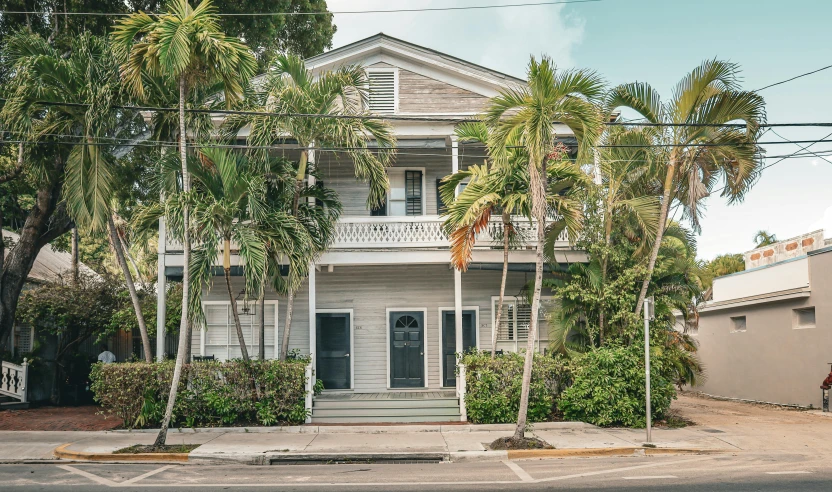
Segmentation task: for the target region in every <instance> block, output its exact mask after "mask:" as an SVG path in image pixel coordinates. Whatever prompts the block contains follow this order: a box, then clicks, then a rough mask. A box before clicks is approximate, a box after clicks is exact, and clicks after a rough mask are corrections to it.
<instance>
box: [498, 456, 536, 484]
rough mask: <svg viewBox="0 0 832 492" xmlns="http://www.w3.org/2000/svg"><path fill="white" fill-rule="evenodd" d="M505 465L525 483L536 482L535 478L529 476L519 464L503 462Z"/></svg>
mask: <svg viewBox="0 0 832 492" xmlns="http://www.w3.org/2000/svg"><path fill="white" fill-rule="evenodd" d="M503 463H505V465H506V466H507V467H509V469H510V470H511V471H513V472H514V474H515V475H517V478H519V479H520V480H522V481H524V482H534V478H532V476H531V475H529V474H528V472H526V470H524V469H522V468H520V465H518V464H517V463H515V462H513V461H508V460H506V461H503Z"/></svg>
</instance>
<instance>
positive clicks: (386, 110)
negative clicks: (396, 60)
mask: <svg viewBox="0 0 832 492" xmlns="http://www.w3.org/2000/svg"><path fill="white" fill-rule="evenodd" d="M397 78H398V77H397V76H396V70H368V71H367V79H368V81H369V86H370V87H369V89H370V90H369V96H370V106H369V110H370V111H371V112H373V113H380V114H392V113H395V112H396V107H397V106H398V104H397V103H398V101H397V99H398V92H399V91H398V88H397V80H396V79H397Z"/></svg>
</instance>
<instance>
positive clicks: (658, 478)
mask: <svg viewBox="0 0 832 492" xmlns="http://www.w3.org/2000/svg"><path fill="white" fill-rule="evenodd" d="M621 478H623V479H624V480H661V479H663V478H679V477H677V476H676V475H651V476H648V475H645V476H642V477H621Z"/></svg>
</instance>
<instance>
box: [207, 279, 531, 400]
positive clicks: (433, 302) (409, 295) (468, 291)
mask: <svg viewBox="0 0 832 492" xmlns="http://www.w3.org/2000/svg"><path fill="white" fill-rule="evenodd" d="M500 273H501V272H500V271H474V270H472V271H468V272H466V273H464V274H463V275H462V294H463V296H462V304H463V305H464V306H466V307H468V306H477V307H478V308H479V319H478V320H477V326H478V330H479V346H480V348H481V349H483V350H490V349H491V317H492V307H493V301H492V297H493V296H496V295H498V294H499V288H500ZM527 279H528V276H527V275H525V274H523V273H518V272H509V278H508V281H507V286H506V292H507V293H509V294H510V295H514V294H516V293H517V292H518V291H519V290H520V288H521V287H522V286H523V284H524V283H525V282H526V281H527ZM316 283H317V308H318V309H328V310H333V309H352V310H353V331H354V351H353V352H352V356H353V357H354V361H353V362H354V364H355V374H354V380H355V388H354V389H355V391H357V392H376V391H381V392H383V391H387V381H388V380H387V377H388V376H387V309H388V308H405V309H427V318H426V320H425V321H426V330H427V333H426V335H427V336H426V339H427V357H428V373H427V377H428V381H427V382H428V387H429V388H430V389H439V388H440V387H441V381H440V369H439V364H440V361H441V356H440V347H439V322H440V320H439V308H440V307H442V308H451V309H452V308H453V305H454V286H453V285H454V284H453V270H451V269H449V268H448V266H447V265H386V266H362V267H342V266H336V267H335V269H334V271H333V272H327V271H326V269H322V270H321V271H319V272H317V273H316ZM307 285H308V284H307V283H306V282H304V284H303V286H302V288H301V291H300V292H298V295H297V297H296V301H295V307H294V314H293V321H292V332H291V337H290V344H289V347H290V349H295V348H296V349H299V350H300V351H301V352H302V353H305V354H306V353H309V324H308V320H309V314H308V302H307V300H308V294H307ZM232 287H233V288H234V289H240V290H242V287H243V279H242V277H233V278H232ZM224 291H225V289H224V288H220V287H218V286H217V285H215V286H214V289H213V291H212V292H209V293H206V295H205V299H206V300H224V299H223V295H224V294H223V293H224ZM267 298H268V299H277V298H278V297H277V296H276V295H275V294H274V292H271V291H270V292H268V294H267ZM278 302H279V305H280V309H279V312H280V313H282V315H281V316H280V317H279V319H278V325H279V333H280V334H282V332H283V326H284V323H285V318H284V316H285V307H286V299H285V297H280V298H279V301H278ZM267 323H268V322H267ZM541 330H542V332H544V333H545V328H544V327H541ZM232 331H233V327H232ZM232 335H233V333H232ZM197 336H198V335H197ZM267 336H268V334H267ZM279 336H280V335H279ZM234 337H235V339H236V335H234ZM278 344H279V340H278ZM197 346H198V344H197ZM267 347H268V338H267ZM194 353H195V354H198V353H199V352H194ZM266 355H267V357H269V356H270V352H269V351H268V350H267V353H266Z"/></svg>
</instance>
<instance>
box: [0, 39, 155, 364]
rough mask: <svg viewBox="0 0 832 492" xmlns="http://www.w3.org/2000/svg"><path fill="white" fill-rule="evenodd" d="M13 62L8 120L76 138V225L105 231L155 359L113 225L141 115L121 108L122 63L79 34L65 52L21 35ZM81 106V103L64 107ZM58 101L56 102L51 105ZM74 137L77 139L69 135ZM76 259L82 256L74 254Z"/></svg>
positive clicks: (70, 196)
mask: <svg viewBox="0 0 832 492" xmlns="http://www.w3.org/2000/svg"><path fill="white" fill-rule="evenodd" d="M6 49H7V53H8V56H9V63H11V64H12V65H13V66H15V67H16V70H17V77H16V78H15V80H14V85H12V91H13V92H12V97H11V98H9V100H8V101H7V102H6V105H5V106H4V108H3V119H4V121H6V122H8V123H11V124H12V126H13V127H17V128H19V129H21V130H23V131H27V132H31V133H32V136H33V138H35V139H40V138H43V137H46V138H49V137H54V136H56V135H57V136H61V139H65V138H71V139H73V140H74V141H75V142H76V144H75V145H73V146H72V148H71V150H70V152H69V156H68V158H67V161H66V169H65V171H64V174H65V182H64V186H63V189H62V194H63V197H64V199H65V202H66V205H67V210H68V212H69V215H70V216H71V217H72V219H73V221H74V222H75V223H76V224H77V225H78V226H81V227H84V228H85V229H87V230H89V231H91V232H96V231H102V230H107V231H108V235H109V238H110V242H111V246H112V248H113V253H114V254H115V256H116V259H117V260H118V264H119V267H120V268H121V271H122V274H123V276H124V282H125V285H126V286H127V289H128V291H129V293H130V299H131V301H132V304H133V309H134V311H135V314H136V319H137V321H138V325H139V331H140V334H141V338H142V345H143V346H144V357H145V360H146V361H147V362H152V360H153V357H152V353H151V349H150V338H149V336H148V333H147V325H146V324H145V320H144V315H143V314H142V310H141V304H140V301H139V298H138V294H137V292H136V287H135V284H134V282H133V276H132V274H131V273H130V269H129V268H128V267H127V263H126V261H124V249H123V246H122V244H121V242H120V241H118V240H114V238H116V236H115V235H114V234H115V225H114V224H113V215H114V214H115V211H114V207H113V203H112V200H113V195H114V194H115V187H116V184H117V183H116V179H115V175H116V174H117V172H118V170H117V167H118V166H117V162H116V158H115V157H114V155H113V151H114V150H115V148H116V144H115V143H114V142H115V141H116V140H114V139H116V138H120V137H130V135H129V133H127V132H126V131H125V130H123V129H124V128H128V127H129V126H130V125H129V123H130V122H131V119H134V118H136V115H135V114H133V113H130V112H124V111H121V110H118V109H117V108H115V106H117V105H119V104H120V103H122V102H125V101H126V97H125V96H126V95H125V94H124V92H123V90H122V89H121V85H120V83H119V80H118V65H117V63H116V62H115V60H114V57H113V53H112V50H111V47H110V46H109V45H108V43H107V42H106V40H105V39H102V38H98V37H95V36H92V35H90V34H86V33H85V34H81V35H80V36H78V37H76V38H73V39H72V41H71V43H70V47H69V51H68V52H67V53H64V52H62V51H59V50H57V49H56V48H55V47H53V46H52V45H50V44H49V43H48V42H47V41H46V40H44V39H43V38H41V37H40V36H37V35H31V34H22V33H20V34H15V35H12V36H11V37H10V39H9V40H8V41H7V45H6ZM79 101H81V102H83V104H85V105H82V106H64V105H60V103H65V102H72V103H77V102H79ZM52 103H58V104H52ZM68 136H71V137H68ZM75 256H76V257H77V255H75Z"/></svg>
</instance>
